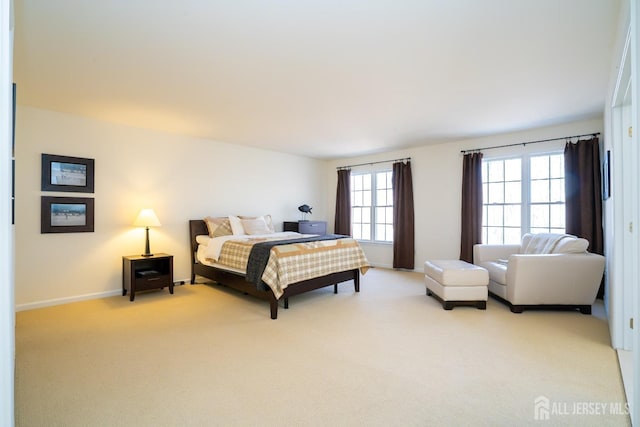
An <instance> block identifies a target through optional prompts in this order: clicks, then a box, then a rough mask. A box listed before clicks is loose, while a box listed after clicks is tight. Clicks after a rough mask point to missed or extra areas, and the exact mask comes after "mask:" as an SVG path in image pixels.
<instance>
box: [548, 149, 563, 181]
mask: <svg viewBox="0 0 640 427" xmlns="http://www.w3.org/2000/svg"><path fill="white" fill-rule="evenodd" d="M549 176H550V177H551V178H563V179H564V155H562V154H557V155H553V156H549Z"/></svg>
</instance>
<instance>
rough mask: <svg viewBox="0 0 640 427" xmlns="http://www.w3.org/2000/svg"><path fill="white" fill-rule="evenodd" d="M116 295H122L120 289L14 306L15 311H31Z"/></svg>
mask: <svg viewBox="0 0 640 427" xmlns="http://www.w3.org/2000/svg"><path fill="white" fill-rule="evenodd" d="M116 295H122V289H116V290H113V291H106V292H96V293H93V294H84V295H76V296H72V297H65V298H54V299H49V300H44V301H36V302H30V303H27V304H16V311H25V310H33V309H36V308H43V307H51V306H54V305H61V304H69V303H72V302H78V301H86V300H90V299H97V298H107V297H114V296H116Z"/></svg>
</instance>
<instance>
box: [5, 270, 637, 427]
mask: <svg viewBox="0 0 640 427" xmlns="http://www.w3.org/2000/svg"><path fill="white" fill-rule="evenodd" d="M278 317H279V318H278V319H277V320H271V319H270V318H269V305H268V303H267V302H265V301H261V300H258V299H255V298H253V297H251V296H246V295H243V294H241V293H238V292H236V291H232V290H229V289H226V288H222V287H220V286H218V285H215V284H199V285H184V286H179V287H176V288H175V294H174V295H170V294H169V292H168V290H166V289H165V290H163V291H150V292H145V293H138V294H137V295H136V300H135V302H133V303H130V302H129V298H128V296H127V297H111V298H104V299H98V300H91V301H83V302H78V303H73V304H67V305H61V306H55V307H48V308H42V309H37V310H31V311H24V312H19V313H17V315H16V323H17V325H16V326H17V330H16V381H15V384H16V396H15V397H16V425H17V426H355V425H367V426H440V425H442V426H450V425H474V426H475V425H477V426H512V425H520V426H522V425H544V424H545V423H546V424H548V425H582V426H588V425H593V426H603V425H612V426H625V425H630V421H629V417H628V415H626V414H625V413H624V412H625V411H624V404H625V396H624V391H623V385H622V380H621V377H620V372H619V368H618V363H617V358H616V352H615V351H614V350H613V349H612V348H611V346H610V338H609V330H608V325H607V322H606V320H605V318H604V316H603V315H602V310H601V306H600V309H598V307H596V310H595V312H594V315H592V316H585V315H582V314H580V313H578V312H555V311H526V312H525V313H523V314H513V313H511V312H510V311H509V310H508V308H507V307H505V306H504V305H502V304H501V303H499V302H497V301H494V300H492V299H490V300H489V303H488V307H487V310H486V311H483V310H477V309H476V308H473V307H459V308H455V309H454V310H452V311H445V310H443V309H442V306H441V305H440V304H439V303H438V302H437V301H436V300H435V299H433V298H431V297H427V296H426V295H425V288H424V282H423V276H422V274H419V273H409V272H399V271H392V270H385V269H379V268H375V269H372V270H370V271H369V272H368V273H367V274H366V275H365V276H363V277H362V281H361V292H360V293H355V292H354V291H353V285H352V283H344V284H342V285H340V291H339V293H338V294H337V295H334V294H333V288H331V287H329V288H325V289H322V290H318V291H314V292H311V293H308V294H305V295H300V296H297V297H294V298H291V299H290V308H289V309H288V310H285V309H283V308H282V307H281V308H280V310H279V316H278ZM536 399H537V400H536ZM536 404H537V405H538V406H537V409H536Z"/></svg>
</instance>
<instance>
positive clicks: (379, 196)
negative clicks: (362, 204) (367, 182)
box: [376, 190, 387, 206]
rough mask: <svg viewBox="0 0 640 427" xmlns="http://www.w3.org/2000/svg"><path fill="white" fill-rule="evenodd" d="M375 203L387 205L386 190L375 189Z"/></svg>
mask: <svg viewBox="0 0 640 427" xmlns="http://www.w3.org/2000/svg"><path fill="white" fill-rule="evenodd" d="M376 204H377V205H378V206H385V205H387V192H386V190H378V191H376Z"/></svg>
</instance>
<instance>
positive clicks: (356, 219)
mask: <svg viewBox="0 0 640 427" xmlns="http://www.w3.org/2000/svg"><path fill="white" fill-rule="evenodd" d="M352 214H353V218H351V220H352V222H353V223H354V224H355V223H358V224H359V223H361V222H362V208H353V209H352Z"/></svg>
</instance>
